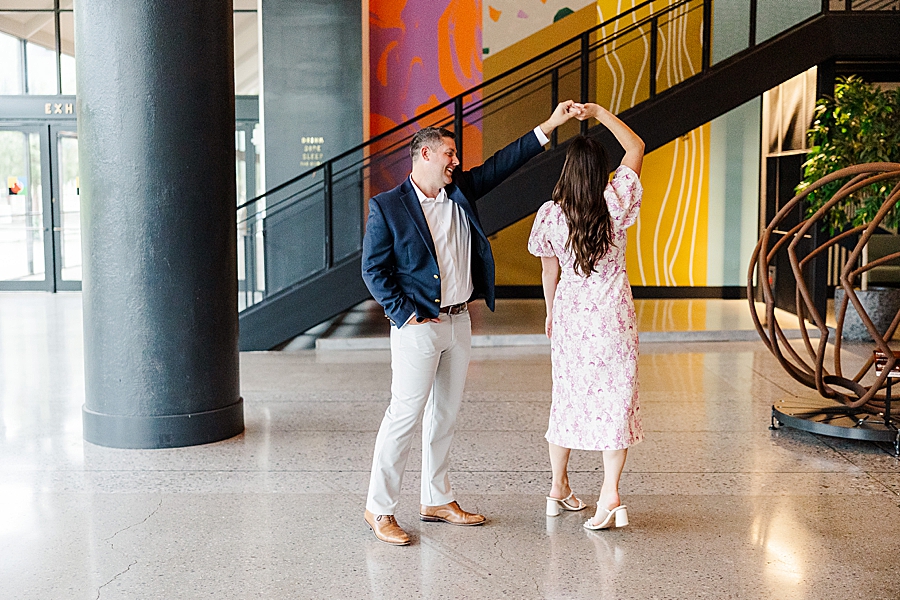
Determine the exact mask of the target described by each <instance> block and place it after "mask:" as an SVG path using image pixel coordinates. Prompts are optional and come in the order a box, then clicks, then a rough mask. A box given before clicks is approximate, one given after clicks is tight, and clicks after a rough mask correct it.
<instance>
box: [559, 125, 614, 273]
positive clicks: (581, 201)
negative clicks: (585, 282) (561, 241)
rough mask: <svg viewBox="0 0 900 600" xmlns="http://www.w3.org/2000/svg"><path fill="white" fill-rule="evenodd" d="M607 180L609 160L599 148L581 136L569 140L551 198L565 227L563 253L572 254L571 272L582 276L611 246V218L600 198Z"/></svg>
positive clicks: (596, 144)
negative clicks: (561, 213) (565, 235)
mask: <svg viewBox="0 0 900 600" xmlns="http://www.w3.org/2000/svg"><path fill="white" fill-rule="evenodd" d="M608 181H609V160H608V159H607V157H606V150H605V149H604V148H603V145H602V144H600V143H599V142H597V141H596V140H594V139H591V138H588V137H584V136H578V137H576V138H575V139H574V140H572V143H571V144H570V145H569V150H568V151H567V152H566V162H565V164H564V165H563V168H562V173H561V174H560V176H559V181H558V182H557V183H556V187H555V188H554V189H553V196H552V199H553V201H554V202H557V203H559V206H560V208H561V209H562V211H563V214H564V215H565V216H566V221H567V222H568V225H569V239H567V240H566V250H571V251H572V253H573V254H574V255H575V264H574V268H575V273H580V274H581V275H583V276H585V277H587V276H588V275H590V274H591V273H592V272H593V271H594V266H595V265H596V264H597V261H599V260H600V259H601V258H602V257H603V255H604V254H606V252H607V251H608V250H609V247H610V246H612V245H613V242H612V219H611V217H610V216H609V208H608V207H607V206H606V199H605V198H604V197H603V190H605V189H606V184H607V183H608Z"/></svg>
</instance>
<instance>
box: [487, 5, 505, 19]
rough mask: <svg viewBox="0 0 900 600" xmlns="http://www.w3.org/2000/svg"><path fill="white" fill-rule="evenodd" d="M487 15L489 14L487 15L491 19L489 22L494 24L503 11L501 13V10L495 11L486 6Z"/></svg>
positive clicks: (491, 7)
mask: <svg viewBox="0 0 900 600" xmlns="http://www.w3.org/2000/svg"><path fill="white" fill-rule="evenodd" d="M488 13H489V15H490V17H491V21H493V22H494V23H496V22H497V21H499V20H500V15H502V14H503V11H502V10H497V9H496V8H494V7H493V6H490V5H489V6H488Z"/></svg>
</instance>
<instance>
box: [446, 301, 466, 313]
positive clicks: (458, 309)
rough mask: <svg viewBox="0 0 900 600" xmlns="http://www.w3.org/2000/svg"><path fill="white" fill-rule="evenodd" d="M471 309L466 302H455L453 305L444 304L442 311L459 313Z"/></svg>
mask: <svg viewBox="0 0 900 600" xmlns="http://www.w3.org/2000/svg"><path fill="white" fill-rule="evenodd" d="M468 310H469V306H468V305H467V304H466V303H465V302H460V303H459V304H454V305H452V306H442V307H441V312H442V313H444V314H445V315H458V314H460V313H464V312H466V311H468Z"/></svg>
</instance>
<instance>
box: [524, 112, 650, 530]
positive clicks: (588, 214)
mask: <svg viewBox="0 0 900 600" xmlns="http://www.w3.org/2000/svg"><path fill="white" fill-rule="evenodd" d="M574 110H577V111H579V114H578V115H577V118H578V119H580V120H584V119H587V118H590V117H594V118H596V119H598V120H599V121H600V122H601V123H602V124H603V125H605V126H606V128H607V129H609V130H610V132H612V134H613V135H614V136H615V137H616V139H617V140H618V141H619V143H620V144H621V145H622V147H623V148H624V149H625V156H624V158H622V163H621V164H620V166H619V168H618V169H616V172H615V175H614V176H613V178H612V181H610V180H609V168H608V163H607V157H606V152H605V150H604V149H603V146H602V145H600V143H598V142H597V141H595V140H593V139H591V138H586V137H578V138H575V140H573V141H572V143H571V145H570V146H569V150H568V152H567V153H566V162H565V165H564V166H563V169H562V174H561V175H560V178H559V182H558V183H557V184H556V188H555V189H554V190H553V196H552V200H551V201H549V202H547V203H545V204H544V205H543V206H542V207H541V208H540V210H538V212H537V216H536V217H535V221H534V227H533V228H532V231H531V236H530V238H529V240H528V250H529V252H531V253H532V254H534V255H536V256H540V257H541V265H542V270H543V272H542V280H543V286H544V299H545V301H546V304H547V321H546V332H547V336H548V337H549V338H550V340H551V341H550V345H551V357H552V364H553V402H552V407H551V409H550V426H549V428H548V430H547V435H546V438H547V442H548V443H549V446H550V465H551V468H552V470H553V483H552V487H551V488H550V495H549V496H547V514H548V515H550V516H556V515H558V514H559V513H560V511H561V510H572V511H577V510H582V509H583V508H585V506H586V505H585V504H584V503H583V502H582V501H581V500H579V499H578V498H576V497H575V495H574V493H573V492H572V490H571V488H570V487H569V479H568V473H567V466H568V462H569V452H570V450H571V449H573V448H575V449H579V450H600V451H602V452H603V486H602V488H601V490H600V498H599V500H598V501H597V512H596V514H595V515H594V516H593V518H591V519H589V520H588V521H587V522H585V524H584V526H585V527H586V528H587V529H605V528H607V527H610V526H612V523H613V522H615V525H616V527H623V526H625V525H627V524H628V515H627V513H626V510H625V505H623V504H622V503H621V500H620V498H619V478H620V477H621V475H622V469H623V468H624V467H625V456H626V454H627V452H628V447H629V446H632V445H634V444H636V443H638V442H640V441H641V440H642V439H643V437H644V435H643V431H642V429H641V416H640V410H639V408H638V382H637V359H638V335H637V328H636V326H635V313H634V301H633V300H632V296H631V287H630V286H629V285H628V277H627V275H626V274H625V242H626V235H625V229H626V228H627V227H629V226H630V225H632V224H633V223H634V222H635V220H636V219H637V215H638V210H639V209H640V205H641V195H642V188H641V183H640V180H639V179H638V177H639V175H640V172H641V163H642V162H643V158H644V142H643V141H642V140H641V138H640V137H638V136H637V135H636V134H635V133H634V132H633V131H631V129H629V128H628V126H627V125H625V124H624V123H623V122H622V121H620V120H619V119H618V118H616V116H615V115H613V114H612V113H610V112H609V111H608V110H606V109H605V108H602V107H600V106H598V105H596V104H584V105H575V107H574Z"/></svg>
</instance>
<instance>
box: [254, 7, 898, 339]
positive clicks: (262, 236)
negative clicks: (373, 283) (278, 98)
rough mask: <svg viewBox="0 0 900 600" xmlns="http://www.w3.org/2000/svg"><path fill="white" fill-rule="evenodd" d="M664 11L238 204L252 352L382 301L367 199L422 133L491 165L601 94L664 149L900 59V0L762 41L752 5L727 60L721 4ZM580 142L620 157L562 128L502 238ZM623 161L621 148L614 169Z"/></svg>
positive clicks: (508, 190) (502, 209)
mask: <svg viewBox="0 0 900 600" xmlns="http://www.w3.org/2000/svg"><path fill="white" fill-rule="evenodd" d="M660 4H661V2H659V1H658V0H657V1H656V2H650V1H648V2H644V3H642V4H639V5H638V6H636V7H634V8H633V9H631V10H629V11H626V12H624V13H622V14H620V15H618V16H616V17H615V18H614V19H611V20H609V21H607V22H604V23H601V24H599V25H597V26H595V27H592V28H591V29H589V30H587V31H585V32H583V33H582V34H580V35H579V36H576V37H575V38H572V39H570V40H566V41H565V42H563V43H561V44H559V45H558V46H556V47H555V48H553V49H551V50H548V51H547V52H544V53H543V54H541V55H539V56H537V57H534V58H532V59H531V60H529V61H527V62H525V63H523V64H521V65H519V66H518V67H516V68H514V69H512V70H510V71H507V72H505V73H503V74H501V75H499V76H497V77H494V78H492V79H491V80H489V81H486V82H484V83H482V84H481V85H479V86H477V87H476V88H472V89H470V90H467V91H466V92H465V93H464V94H461V95H460V96H457V97H455V98H452V99H450V100H448V101H447V102H444V103H443V104H441V105H438V106H436V107H434V108H432V109H431V110H429V111H428V112H426V113H424V114H422V115H419V116H418V117H417V118H416V119H415V120H414V121H410V122H407V123H403V124H401V125H400V126H398V127H396V128H395V129H392V130H391V131H388V132H386V133H384V134H381V135H379V136H376V137H375V138H372V139H371V140H369V141H367V142H366V143H364V144H362V145H360V146H358V147H356V148H353V149H351V150H348V151H347V152H345V153H343V154H341V155H339V156H337V157H335V158H334V159H331V160H329V161H328V162H326V163H324V164H322V165H320V166H318V167H316V168H315V169H312V170H310V171H307V172H305V173H303V174H302V175H300V176H298V177H297V178H295V179H293V180H291V181H288V182H286V183H284V184H282V185H280V186H278V187H276V188H274V189H272V190H270V191H268V192H266V193H265V194H263V195H262V196H259V197H258V198H254V199H252V200H250V201H249V202H247V203H245V204H244V205H242V206H240V207H238V227H239V236H240V237H241V238H242V244H241V249H240V250H241V254H242V257H241V258H242V260H241V265H240V272H239V275H240V279H241V300H242V304H244V306H245V308H244V309H243V310H241V312H240V349H241V350H242V351H248V350H266V349H270V348H272V347H275V346H277V345H279V344H281V343H283V342H285V341H287V340H289V339H290V338H292V337H294V336H296V335H298V334H300V333H302V332H304V331H306V330H308V329H309V328H311V327H313V326H315V325H317V324H319V323H322V322H323V321H326V320H328V319H330V318H332V317H334V316H336V315H338V314H340V313H341V312H344V311H346V310H348V309H349V308H351V307H352V306H354V305H356V304H358V303H359V302H362V301H363V300H365V299H367V298H368V297H369V294H368V291H367V290H366V288H365V286H364V284H363V282H362V278H361V276H360V257H361V247H362V234H363V224H364V220H365V212H364V211H365V208H364V207H365V203H366V199H367V198H369V197H371V196H372V195H374V194H377V193H379V192H381V191H384V190H387V189H389V188H391V187H393V186H394V185H396V184H397V183H399V182H400V181H401V180H402V178H404V177H405V176H406V174H407V173H408V169H409V155H408V151H407V147H408V143H409V138H410V137H411V135H412V133H414V132H415V131H416V130H417V129H418V128H419V127H423V126H428V125H440V126H446V127H449V128H451V129H453V131H454V132H455V133H456V144H457V147H458V148H459V149H460V154H461V156H462V158H463V160H464V161H472V162H473V163H477V162H479V158H480V157H479V156H477V154H478V150H479V148H478V147H477V146H478V145H482V148H481V149H482V150H483V151H484V154H485V155H489V154H490V153H491V152H493V151H494V150H495V149H497V148H499V147H501V146H503V145H505V144H506V143H507V142H509V141H512V140H513V139H515V138H516V137H518V136H519V135H521V134H523V133H525V132H526V131H527V130H528V129H530V128H531V127H533V126H534V125H535V124H537V123H538V122H539V120H540V119H542V118H544V117H545V116H546V114H549V113H550V110H551V109H552V107H553V106H555V105H556V103H557V102H558V101H559V100H563V99H568V98H573V99H576V100H579V101H582V102H586V101H598V102H599V103H601V104H604V105H607V106H609V104H610V99H609V98H607V97H601V96H604V94H605V93H606V90H608V89H612V88H614V89H615V90H617V91H618V92H619V94H618V96H617V97H616V96H614V97H613V100H614V101H615V102H616V103H617V105H618V109H619V116H620V118H622V119H623V120H624V121H625V122H626V123H628V125H629V126H630V127H631V128H632V129H634V131H635V132H637V133H638V134H639V135H640V136H641V137H642V138H643V139H644V142H645V144H646V151H647V152H650V151H652V150H655V149H657V148H659V147H661V146H663V145H665V144H667V143H669V142H671V141H672V140H674V139H676V138H678V137H680V136H682V135H685V134H687V133H688V132H690V131H691V130H693V129H695V128H696V127H699V126H700V125H702V124H704V123H707V122H709V121H711V120H713V119H715V118H716V117H719V116H721V115H723V114H725V113H726V112H728V111H730V110H732V109H733V108H736V107H738V106H740V105H741V104H743V103H745V102H747V101H749V100H751V99H753V98H755V97H757V96H759V95H761V94H762V93H763V92H765V91H766V90H769V89H771V88H773V87H775V86H776V85H778V84H780V83H782V82H784V81H786V80H788V79H790V78H791V77H793V76H795V75H798V74H800V73H802V72H804V71H806V70H807V69H809V68H810V67H812V66H814V65H818V64H822V63H824V62H827V61H831V60H840V59H842V58H848V59H850V58H852V59H853V60H856V61H862V60H898V59H900V45H898V44H897V43H896V39H897V33H898V32H900V10H898V9H900V6H898V4H900V2H898V1H897V0H890V1H884V0H852V1H851V0H823V2H822V5H821V8H820V9H819V10H818V11H807V12H811V13H812V14H803V13H802V12H801V13H800V14H797V9H796V6H795V7H793V8H792V11H793V12H792V14H791V15H789V16H790V17H791V18H792V19H793V21H796V22H794V23H793V24H792V25H791V26H790V27H788V28H786V29H785V30H784V31H781V32H780V33H777V34H775V35H773V36H772V37H770V38H769V39H765V40H763V41H760V42H759V43H757V40H756V37H757V26H758V24H760V23H761V21H760V20H759V19H758V18H757V15H756V4H757V2H756V0H750V2H749V10H748V15H747V28H746V35H747V43H746V44H743V49H740V50H739V51H737V52H734V53H732V55H731V56H727V57H724V58H722V57H718V58H717V60H715V61H713V60H712V56H713V49H714V46H713V43H712V42H713V40H714V36H715V35H716V32H715V31H714V29H713V25H714V20H713V2H712V0H677V1H674V2H672V3H671V4H670V5H668V6H665V7H663V8H655V7H654V5H657V6H658V5H660ZM786 4H788V5H790V4H792V3H786ZM786 18H787V17H786ZM793 21H787V22H788V23H791V22H793ZM767 22H768V23H771V22H772V15H767ZM731 25H732V26H733V23H732V24H731ZM722 35H723V37H724V34H722ZM687 40H691V43H687ZM676 42H679V43H676ZM728 42H729V43H732V44H733V40H731V39H729V40H728ZM629 93H630V97H628V96H629ZM623 98H627V100H626V101H625V104H627V106H623ZM579 132H580V133H586V134H587V135H591V136H596V137H598V138H599V139H601V140H602V141H603V142H604V143H605V144H606V146H607V148H616V149H618V148H619V147H618V144H617V143H615V140H614V139H613V138H612V136H611V135H610V134H609V132H608V131H606V130H605V128H603V127H602V126H597V127H594V128H592V129H588V128H587V123H586V122H581V123H578V124H575V123H568V124H566V126H564V127H562V128H560V130H559V131H557V132H554V136H553V139H552V140H551V149H550V150H549V151H547V152H544V153H543V154H541V155H540V156H538V157H536V158H535V159H533V160H532V161H531V162H530V163H528V164H527V165H526V166H525V167H523V168H522V169H520V170H519V171H518V172H517V173H516V174H515V175H514V176H512V177H510V178H509V179H508V180H507V181H506V182H504V184H503V185H501V186H499V187H498V188H496V189H495V190H494V191H492V192H491V193H490V194H488V195H487V196H485V197H484V198H482V199H481V200H479V201H478V204H477V209H478V211H479V214H480V217H481V220H482V224H483V226H484V228H485V231H486V232H487V233H488V234H489V235H490V234H492V233H496V232H497V231H499V230H501V229H503V228H505V227H507V226H509V225H512V224H513V223H515V222H517V221H519V220H521V219H523V218H525V217H527V216H528V215H530V214H532V213H534V212H535V211H536V210H537V208H538V207H539V206H540V205H541V204H542V203H543V202H545V201H546V200H547V199H549V197H550V193H551V191H552V189H553V186H554V184H555V182H556V180H557V178H558V176H559V172H560V169H561V167H562V163H563V159H564V155H565V146H566V140H568V139H570V138H571V137H574V136H575V135H577V134H578V133H579ZM482 140H483V141H482ZM473 146H474V147H475V148H474V150H473V149H472V147H473ZM473 154H474V155H475V156H474V158H473V157H472V155H473ZM620 157H621V154H616V153H615V152H612V153H611V162H612V164H618V160H619V158H620ZM464 166H465V165H464ZM299 220H303V221H304V222H307V223H308V222H309V220H315V221H317V222H319V223H321V232H322V234H321V237H320V238H317V239H314V240H309V239H305V240H297V241H296V243H295V244H288V245H285V244H284V243H283V242H281V243H275V242H273V241H272V240H284V239H285V235H284V232H290V231H292V228H293V224H295V223H297V222H299ZM279 230H280V232H281V235H277V234H278V233H279ZM267 241H268V243H267Z"/></svg>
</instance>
